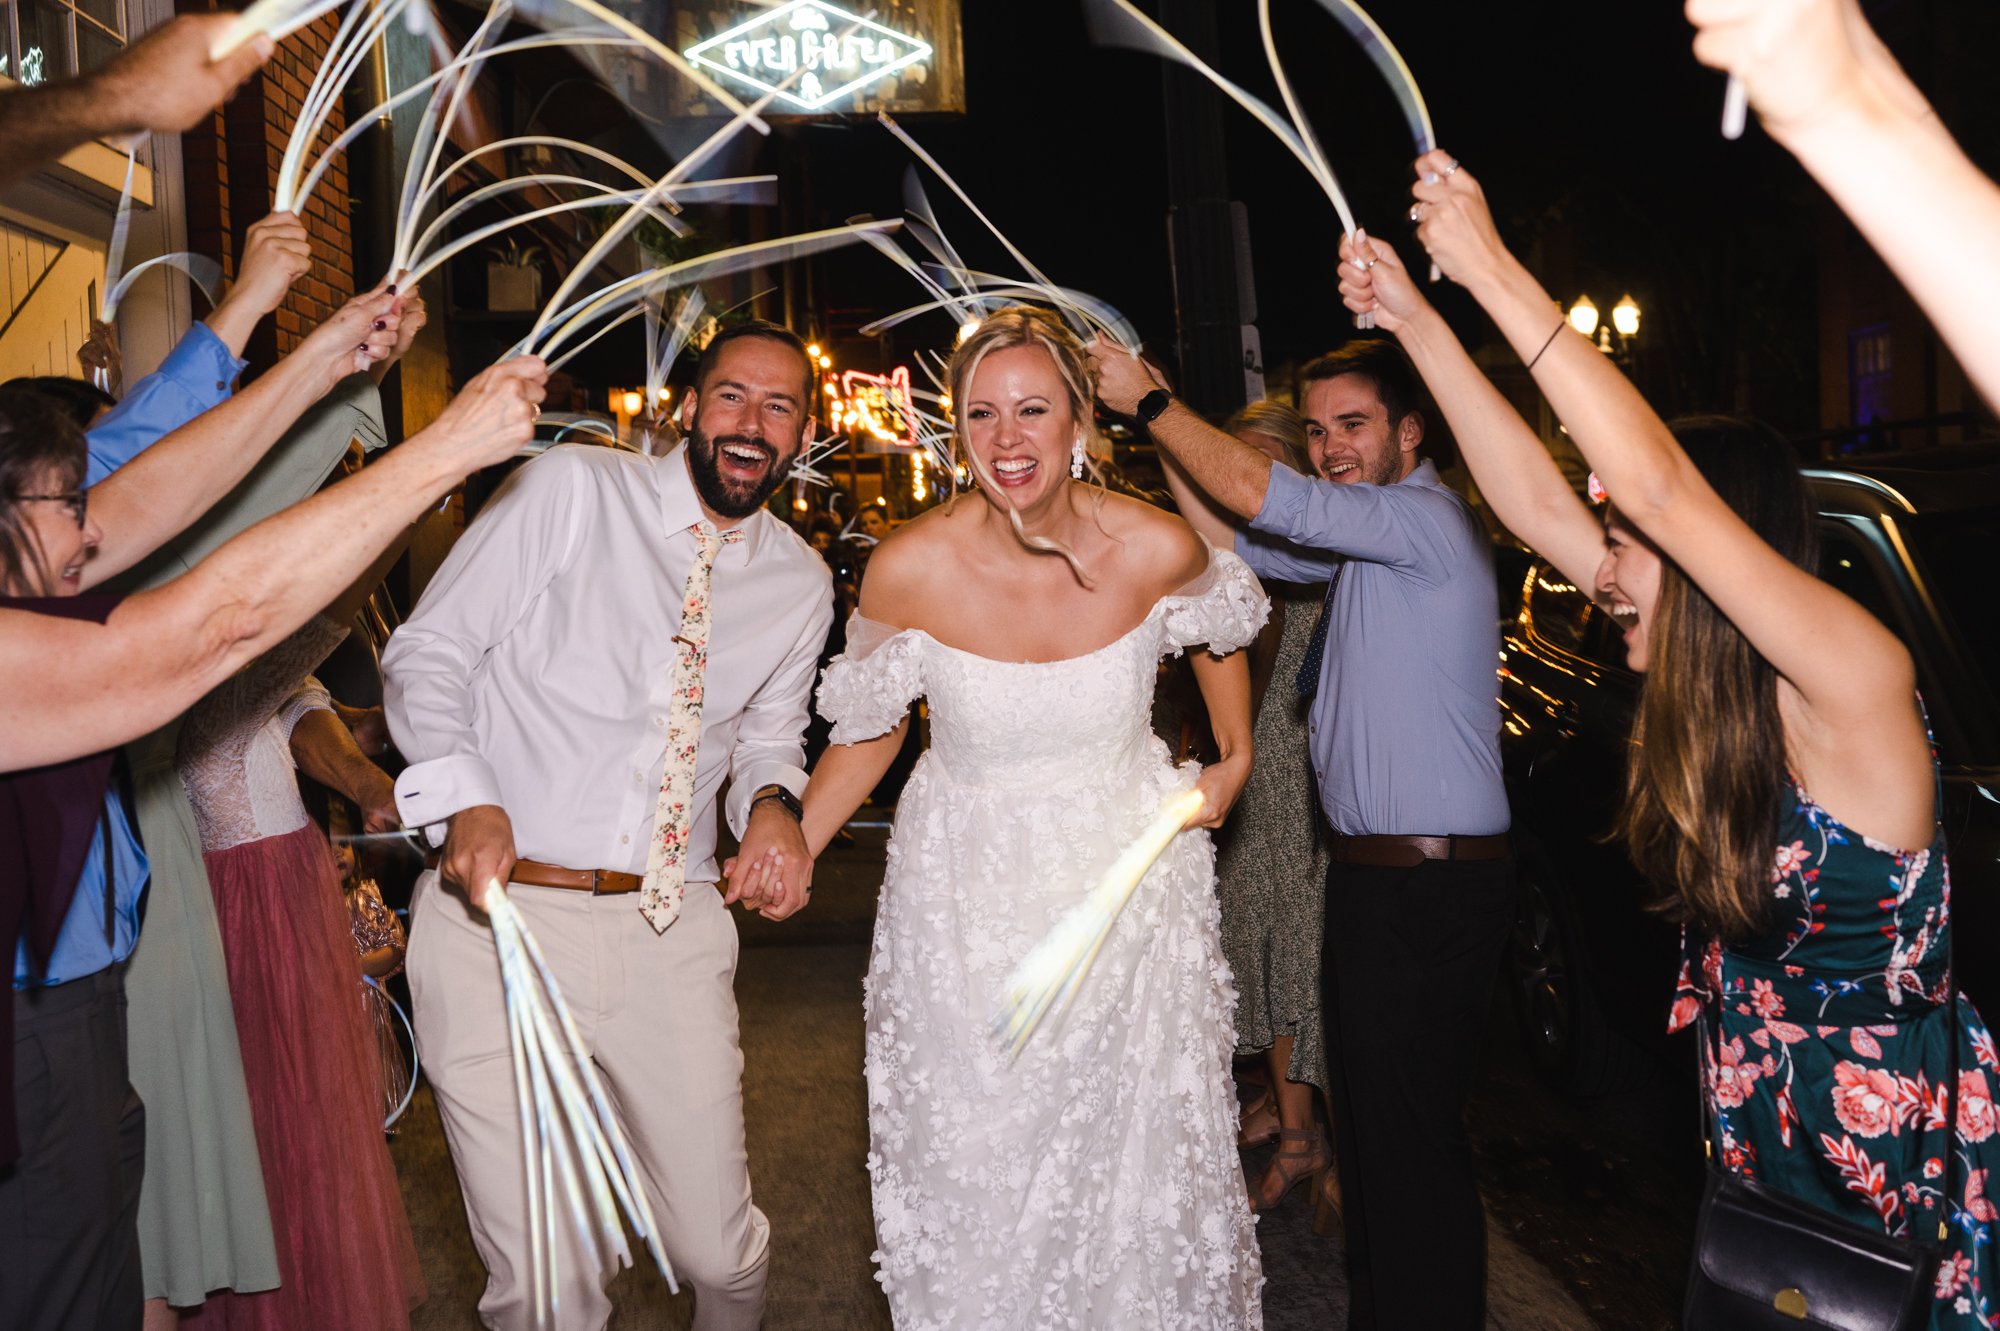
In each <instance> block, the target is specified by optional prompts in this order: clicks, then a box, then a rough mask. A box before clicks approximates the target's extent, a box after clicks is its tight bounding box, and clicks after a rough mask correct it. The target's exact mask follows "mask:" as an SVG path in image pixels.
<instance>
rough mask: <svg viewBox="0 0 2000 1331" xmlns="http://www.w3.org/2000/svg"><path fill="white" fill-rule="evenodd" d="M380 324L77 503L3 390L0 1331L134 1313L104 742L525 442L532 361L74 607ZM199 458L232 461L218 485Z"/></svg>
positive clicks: (349, 359)
mask: <svg viewBox="0 0 2000 1331" xmlns="http://www.w3.org/2000/svg"><path fill="white" fill-rule="evenodd" d="M393 307H394V301H393V299H391V298H389V297H387V296H386V295H371V296H369V297H364V298H362V299H360V300H357V301H355V302H353V303H351V304H350V305H349V306H347V307H346V308H345V309H343V310H342V311H341V312H339V313H338V314H336V315H335V316H334V318H333V319H331V320H329V321H328V323H327V324H326V325H323V326H322V328H321V329H319V330H316V331H315V333H314V334H313V335H311V336H310V337H308V338H307V339H306V341H305V343H303V344H301V346H300V348H299V350H298V351H296V352H294V353H293V355H292V356H291V357H288V358H287V359H286V361H284V362H281V363H280V365H279V366H278V367H277V368H276V369H274V370H273V371H271V372H270V373H269V374H267V375H265V376H264V377H263V378H262V379H260V380H259V381H258V382H257V383H256V384H253V385H251V386H250V387H249V388H248V389H246V390H245V391H244V392H243V393H242V394H240V395H239V396H238V397H237V398H236V399H235V400H234V401H233V402H230V403H225V404H224V405H223V406H221V407H218V408H217V409H216V410H215V411H212V412H209V413H207V415H205V416H204V417H203V418H202V419H201V420H200V421H198V422H196V423H195V424H194V425H192V426H190V427H188V428H187V429H185V430H182V431H177V432H176V433H175V434H174V435H173V436H170V437H169V438H168V439H166V440H164V441H162V442H161V443H160V444H158V445H156V446H155V447H154V448H152V449H149V450H148V451H147V452H146V453H144V454H142V455H141V456H140V458H139V459H137V460H136V461H134V462H133V463H131V464H130V465H128V466H126V467H124V468H123V469H121V470H120V471H119V472H117V473H116V474H114V475H113V476H112V477H111V478H110V479H109V480H106V481H105V482H103V483H102V484H100V485H98V486H96V487H94V488H92V489H91V490H90V491H89V492H88V493H84V492H83V486H82V479H83V475H84V467H85V450H84V440H83V435H82V433H81V431H79V430H78V429H77V428H76V426H75V424H74V422H73V421H71V420H70V419H68V418H67V417H66V416H65V415H64V414H63V413H62V412H61V410H60V409H58V408H56V407H54V406H52V405H51V404H49V403H48V402H47V401H46V400H44V399H42V398H40V397H38V396H37V395H34V394H30V393H21V392H18V391H0V944H4V945H5V946H6V948H7V949H8V950H9V951H11V952H13V953H14V955H15V974H14V990H15V992H14V999H13V1002H12V1003H11V1004H9V1005H8V1006H7V1008H6V1009H5V1010H4V1011H5V1013H6V1015H5V1017H4V1018H0V1027H6V1028H7V1029H0V1086H4V1087H6V1088H7V1090H6V1093H5V1094H0V1251H4V1252H5V1253H6V1254H7V1260H6V1261H4V1262H0V1325H4V1326H20V1327H41V1326H53V1325H74V1326H92V1327H95V1326H111V1325H131V1324H134V1323H136V1321H137V1319H138V1316H139V1310H140V1303H141V1298H142V1292H143V1290H142V1285H141V1283H140V1275H139V1268H138V1257H137V1245H136V1224H135V1216H136V1207H137V1201H138V1196H137V1189H138V1183H139V1179H140V1177H141V1173H142V1169H143V1160H144V1145H143V1143H144V1129H143V1122H144V1114H143V1110H142V1109H141V1107H140V1105H139V1102H138V1100H137V1099H136V1098H135V1097H133V1096H132V1095H131V1093H130V1089H129V1085H128V1081H127V1074H126V1066H125V1062H126V1060H125V1021H124V1017H125V1012H124V994H123V977H122V966H121V964H120V963H121V962H122V961H123V959H124V957H126V956H128V955H129V954H130V952H131V949H132V946H133V943H134V940H135V938H136V936H137V931H138V920H139V914H140V901H141V897H142V894H143V889H144V885H145V882H146V878H147V869H146V862H145V857H144V852H143V851H142V850H141V849H140V847H139V845H138V842H137V840H136V838H135V837H134V836H133V835H132V832H131V828H130V824H129V820H128V819H127V817H126V815H125V810H124V806H123V801H122V800H121V798H120V796H119V794H118V791H117V789H116V787H115V784H114V782H113V780H112V767H113V761H114V757H115V755H114V754H113V752H111V750H112V748H113V746H115V745H118V744H121V743H124V742H126V741H128V740H131V739H133V738H135V737H137V736H138V735H140V734H143V733H145V732H147V731H149V730H151V729H153V728H155V727H157V726H159V725H160V724H162V723H163V722H165V721H167V720H168V719H170V718H171V717H173V716H176V715H178V714H179V713H180V712H182V711H183V710H185V709H186V708H187V707H188V706H189V705H190V704H192V703H193V702H194V701H195V700H196V699H198V698H199V697H201V696H202V695H203V694H204V693H206V692H207V691H208V690H210V689H212V688H213V687H214V686H215V685H217V684H218V683H220V682H221V681H223V680H224V679H227V678H228V677H229V676H230V675H232V674H234V673H235V671H236V670H237V669H238V668H240V667H241V666H243V665H244V664H245V663H246V662H248V661H250V660H252V659H254V658H255V657H257V656H258V655H261V654H262V653H263V652H265V651H267V650H268V649H269V648H271V647H272V646H273V645H275V644H276V643H277V642H279V641H281V640H282V639H283V638H284V637H286V636H287V635H289V634H290V633H291V632H292V631H293V630H295V629H297V628H298V627H299V626H300V625H301V624H302V623H304V622H305V620H306V619H307V617H308V616H309V615H311V614H312V613H313V612H314V611H315V610H317V609H319V608H320V607H321V606H324V605H326V604H327V603H328V602H330V601H332V600H333V599H334V598H335V597H336V596H337V595H339V593H340V592H341V590H342V589H343V588H344V587H346V586H347V585H348V584H349V583H351V582H352V581H353V580H354V579H355V578H356V577H357V576H358V575H359V574H360V573H361V572H362V570H363V569H365V568H366V567H367V566H368V564H369V561H370V560H371V559H372V558H373V557H374V556H375V554H376V553H377V552H378V551H379V550H380V549H381V548H382V547H383V546H385V545H386V544H388V542H389V541H390V540H391V539H393V537H394V536H396V535H397V534H399V533H400V532H401V530H402V529H403V528H404V527H406V526H407V525H408V524H409V523H410V522H411V521H413V520H414V519H415V518H416V517H417V516H418V515H420V514H421V513H423V512H424V511H426V510H427V509H428V508H429V507H430V506H432V505H434V504H435V503H436V502H437V500H438V499H439V498H440V497H441V496H442V495H443V494H444V493H445V492H446V491H447V490H448V489H449V488H450V487H451V486H453V485H455V484H457V483H458V481H459V480H461V479H462V478H463V477H464V476H465V474H466V473H467V472H469V471H471V470H473V469H476V468H478V467H482V466H487V465H491V464H492V463H495V462H498V461H500V460H502V459H503V458H506V457H509V456H511V455H512V454H513V453H515V452H516V451H517V450H518V449H519V448H520V447H521V446H522V445H523V444H525V443H526V442H527V441H528V439H529V438H530V437H531V436H532V432H533V420H534V415H535V410H536V409H535V407H534V405H533V404H534V403H535V402H537V401H539V399H540V398H541V396H542V380H543V377H544V374H545V371H544V370H543V367H542V364H541V362H540V361H538V360H535V359H532V358H522V359H519V360H516V361H511V362H508V363H507V364H505V365H501V366H496V367H495V368H493V369H491V370H488V371H487V372H486V373H485V374H482V375H480V376H479V377H478V378H476V379H474V380H473V381H472V382H471V383H470V384H469V385H468V386H467V388H466V390H465V392H464V393H462V394H461V395H460V396H459V398H458V399H457V400H456V401H455V402H454V403H453V404H452V405H451V406H450V407H448V408H447V409H446V410H445V412H444V413H443V414H442V415H441V416H440V417H439V419H438V420H437V421H436V422H435V423H434V424H432V425H431V426H430V427H429V428H428V429H426V430H424V431H422V432H420V433H419V434H417V435H416V436H414V437H413V438H412V439H410V440H409V441H408V442H407V443H405V444H404V445H403V446H402V447H401V448H399V449H397V450H396V452H395V453H394V454H393V455H392V456H389V457H385V458H384V459H383V460H382V461H381V462H380V463H378V464H377V465H375V466H373V467H370V468H368V469H367V471H365V472H364V473H363V474H362V475H360V476H357V477H354V478H352V479H351V480H348V481H344V482H342V483H341V484H339V485H336V486H334V487H332V488H331V489H329V490H328V491H327V492H326V493H324V494H322V495H320V496H318V497H316V498H314V499H312V500H310V501H308V502H307V503H305V504H302V505H299V506H298V507H297V508H294V509H290V510H287V511H286V512H284V513H281V514H279V515H278V516H276V517H274V518H271V519H268V520H267V521H265V522H262V523H260V524H258V525H257V526H255V527H253V528H252V529H251V530H250V531H248V532H246V533H244V534H243V535H242V536H240V537H238V538H237V539H235V540H234V541H231V542H230V543H228V544H227V545H226V546H224V547H223V548H222V549H220V550H218V551H217V552H216V553H215V554H213V555H211V556H210V557H208V558H207V559H205V560H203V561H202V562H201V564H200V565H199V566H197V567H196V568H195V569H194V570H193V571H191V572H189V573H188V574H186V575H184V576H182V577H180V578H177V579H175V580H174V581H172V582H170V583H168V584H167V585H165V586H163V587H161V588H158V589H157V590H153V591H147V592H142V593H139V594H137V595H133V596H130V597H126V598H123V599H122V600H120V599H119V598H116V597H110V596H104V595H86V594H83V593H85V592H87V591H88V589H90V588H91V587H93V586H95V585H98V584H100V583H102V582H103V581H104V580H106V579H107V578H109V577H111V576H113V575H115V574H116V573H118V572H120V571H121V570H123V569H125V568H128V567H130V566H132V565H133V564H134V563H136V562H137V561H138V560H140V559H142V558H144V557H145V556H146V555H147V554H149V553H150V552H151V551H152V550H153V549H154V548H155V547H156V546H158V545H160V544H161V543H162V542H164V541H166V540H168V539H169V538H171V537H172V536H174V535H175V534H176V533H177V531H178V529H179V527H180V526H182V525H185V523H186V522H187V521H190V520H191V519H192V518H193V517H195V516H197V515H199V514H200V513H201V512H203V511H204V510H205V509H206V508H207V507H208V506H209V504H211V503H213V501H214V500H215V499H216V498H217V497H219V495H220V493H222V492H224V491H226V490H227V489H228V488H229V486H231V485H233V484H234V483H235V480H236V479H238V478H240V476H241V474H242V470H245V469H247V467H248V465H249V462H248V461H247V460H241V459H240V456H239V455H240V454H241V453H243V452H245V451H249V452H251V453H252V460H254V456H255V455H256V454H260V453H261V452H262V449H263V447H264V446H268V444H269V443H270V441H271V440H272V439H275V438H276V437H277V435H278V433H279V432H280V431H282V429H283V428H284V426H285V425H286V424H288V423H289V422H290V420H292V419H293V418H295V417H296V415H297V413H298V410H299V409H302V407H303V405H305V404H307V403H310V402H311V401H313V400H314V399H316V398H317V397H318V396H319V395H320V394H321V393H323V392H324V391H325V389H326V387H328V386H330V385H331V384H332V383H333V382H335V381H336V380H338V379H339V378H341V377H344V376H345V375H346V374H347V373H348V372H350V371H351V370H354V369H363V368H366V365H367V363H368V362H369V361H372V360H374V359H377V358H379V357H380V356H381V355H383V354H384V353H385V352H386V351H387V349H388V348H389V347H390V346H391V345H393V342H394V340H395V336H396V319H395V315H394V308H393ZM376 325H379V326H376ZM287 366H290V367H291V368H290V369H289V371H288V370H287ZM288 408H289V409H290V410H289V414H287V409H288ZM231 444H234V445H236V447H235V448H234V449H231V448H230V447H229V445H231ZM253 446H254V447H253ZM216 452H223V453H227V454H229V455H230V457H231V458H233V459H238V460H237V461H233V462H230V463H228V464H227V465H217V464H215V463H214V462H213V459H212V458H211V457H209V456H208V455H209V454H213V453H216ZM17 1023H18V1026H19V1029H18V1030H17V1029H12V1028H13V1027H14V1026H16V1024H17ZM17 1053H18V1059H17Z"/></svg>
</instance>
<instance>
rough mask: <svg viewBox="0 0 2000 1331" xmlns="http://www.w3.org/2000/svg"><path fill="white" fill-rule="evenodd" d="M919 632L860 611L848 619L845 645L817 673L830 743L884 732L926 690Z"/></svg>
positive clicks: (872, 737) (902, 715) (894, 723)
mask: <svg viewBox="0 0 2000 1331" xmlns="http://www.w3.org/2000/svg"><path fill="white" fill-rule="evenodd" d="M922 649H923V641H922V635H920V634H918V633H917V632H916V631H915V630H913V629H901V630H898V629H892V628H890V627H889V626H888V625H886V624H878V623H876V622H875V621H874V620H872V619H864V618H862V617H861V616H860V615H858V614H857V615H849V616H848V619H847V650H846V651H844V652H842V653H841V654H840V655H839V656H836V657H834V658H833V660H831V661H829V662H827V665H826V669H825V670H824V671H823V672H821V674H820V681H819V714H820V715H821V716H823V717H825V718H826V719H827V720H828V721H830V722H832V723H833V735H832V742H833V743H835V744H858V743H860V742H861V741H862V740H865V739H874V738H875V737H876V736H878V735H886V734H888V733H889V732H890V731H891V730H894V729H895V728H896V725H897V723H898V722H900V721H901V720H902V719H903V718H904V717H905V716H907V715H908V714H909V711H910V704H911V703H912V702H914V701H916V699H917V697H918V695H920V694H921V693H923V691H924V675H923V657H922Z"/></svg>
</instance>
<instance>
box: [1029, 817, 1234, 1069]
mask: <svg viewBox="0 0 2000 1331" xmlns="http://www.w3.org/2000/svg"><path fill="white" fill-rule="evenodd" d="M1201 806H1202V794H1201V791H1200V790H1198V789H1196V788H1195V787H1192V786H1190V787H1188V788H1187V789H1186V790H1183V791H1180V792H1178V793H1176V794H1174V795H1172V796H1170V797H1169V798H1168V800H1167V802H1166V803H1165V804H1164V805H1162V806H1161V808H1160V812H1159V815H1158V816H1157V817H1156V818H1154V819H1153V821H1152V822H1151V823H1149V824H1147V826H1146V830H1145V831H1144V832H1142V833H1141V834H1140V835H1139V839H1138V840H1137V841H1134V842H1133V843H1132V844H1131V845H1129V846H1127V847H1126V848H1125V850H1124V851H1123V852H1122V853H1121V854H1120V855H1119V856H1118V858H1117V859H1116V860H1115V861H1113V863H1112V865H1111V867H1110V868H1109V869H1107V870H1105V873H1104V876H1103V877H1102V878H1101V879H1099V880H1098V883H1097V886H1096V887H1094V888H1092V889H1091V890H1090V895H1089V896H1087V897H1085V898H1084V899H1083V900H1082V901H1081V902H1079V903H1078V904H1077V905H1075V906H1074V907H1072V908H1071V909H1070V910H1069V912H1068V913H1067V914H1066V915H1064V916H1063V917H1062V919H1061V920H1059V921H1057V923H1056V926H1055V928H1053V929H1051V930H1050V931H1049V932H1048V933H1047V934H1046V935H1045V936H1044V937H1043V938H1042V941H1041V942H1039V943H1037V944H1035V946H1034V947H1033V948H1031V949H1030V950H1029V952H1028V954H1027V955H1026V956H1025V957H1023V958H1021V961H1020V963H1019V964H1018V965H1016V966H1015V967H1014V971H1013V973H1012V974H1011V975H1009V976H1008V977H1007V986H1006V989H1005V991H1004V993H1003V996H1002V999H1001V1004H1000V1009H999V1011H998V1012H997V1013H995V1014H994V1017H993V1023H992V1030H993V1033H994V1035H996V1036H997V1037H999V1039H1000V1041H1001V1043H1002V1044H1003V1045H1004V1046H1005V1048H1006V1050H1007V1057H1008V1060H1009V1061H1010V1062H1011V1061H1012V1060H1014V1059H1016V1058H1019V1057H1020V1056H1021V1050H1022V1049H1024V1048H1026V1047H1027V1043H1028V1041H1029V1040H1030V1039H1031V1038H1033V1036H1034V1034H1035V1031H1036V1030H1037V1029H1038V1028H1039V1027H1040V1026H1041V1023H1042V1018H1043V1017H1044V1016H1045V1015H1047V1014H1048V1012H1049V1011H1050V1010H1051V1009H1052V1008H1053V1009H1056V1010H1057V1011H1058V1012H1060V1011H1062V1010H1065V1009H1067V1008H1068V1006H1069V1003H1070V1000H1071V999H1073V998H1074V997H1075V996H1076V993H1077V990H1078V989H1079V988H1080V987H1081V985H1082V983H1083V979H1084V976H1085V975H1086V974H1087V973H1088V972H1089V970H1090V966H1091V963H1092V962H1093V961H1095V960H1096V959H1097V953H1098V950H1099V949H1100V948H1101V947H1103V946H1104V940H1105V939H1106V938H1107V937H1109V936H1110V933H1111V926H1112V925H1114V924H1116V923H1117V922H1118V915H1119V913H1120V912H1121V911H1123V910H1124V909H1125V903H1126V902H1127V901H1130V900H1131V899H1132V893H1133V891H1134V890H1135V889H1137V887H1138V886H1139V881H1140V880H1141V879H1143V878H1144V877H1145V876H1146V873H1147V871H1148V870H1150V869H1151V868H1152V867H1153V862H1154V861H1155V860H1157V859H1159V858H1160V856H1161V855H1162V854H1163V853H1165V851H1166V849H1167V847H1168V846H1169V845H1171V844H1172V842H1173V839H1174V838H1175V837H1176V836H1178V835H1179V834H1180V833H1181V831H1182V829H1184V828H1185V827H1186V826H1187V824H1188V820H1189V819H1190V818H1193V817H1194V816H1195V815H1196V814H1198V813H1200V812H1201Z"/></svg>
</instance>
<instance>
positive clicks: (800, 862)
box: [722, 800, 813, 920]
mask: <svg viewBox="0 0 2000 1331" xmlns="http://www.w3.org/2000/svg"><path fill="white" fill-rule="evenodd" d="M812 871H813V858H812V854H811V852H810V851H809V850H807V848H806V838H805V833H804V831H803V830H802V829H801V828H800V827H799V822H798V819H796V818H794V817H792V815H791V814H790V813H788V812H787V811H786V810H785V808H784V806H782V805H780V804H779V803H778V802H777V801H775V800H766V801H764V802H763V803H762V804H759V805H757V806H756V807H755V808H753V809H751V811H750V825H749V826H748V827H746V828H744V829H743V845H742V848H741V849H740V850H738V851H737V853H736V856H735V858H733V859H731V860H730V861H729V862H728V863H726V864H724V865H723V866H722V876H723V879H724V880H725V883H726V890H725V891H724V893H723V896H722V904H723V905H725V906H731V905H740V906H742V907H743V909H745V910H754V911H756V912H757V913H758V914H759V915H762V916H763V917H764V918H765V919H767V920H782V919H786V918H787V917H789V916H791V915H793V914H796V913H797V912H798V911H799V910H801V909H802V908H803V907H804V906H805V904H806V903H807V902H808V901H809V900H811V898H812Z"/></svg>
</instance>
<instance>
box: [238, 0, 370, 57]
mask: <svg viewBox="0 0 2000 1331" xmlns="http://www.w3.org/2000/svg"><path fill="white" fill-rule="evenodd" d="M346 3H347V0H255V3H254V4H252V5H251V6H250V7H249V8H248V9H245V10H244V11H243V12H242V13H240V14H238V15H237V16H236V21H235V22H234V23H232V24H230V25H229V26H228V27H227V28H224V29H223V30H222V32H221V33H220V34H219V35H218V36H217V37H216V39H215V41H214V42H212V43H210V45H209V48H208V58H209V60H210V61H216V60H220V59H222V57H224V56H226V55H228V54H229V53H230V52H231V51H234V50H235V49H236V48H237V47H239V46H241V45H243V43H245V42H247V41H249V40H250V39H251V38H252V37H255V36H256V35H257V34H258V33H260V32H261V33H263V34H264V35H265V36H267V37H269V38H270V39H271V40H272V41H274V42H281V41H283V40H285V38H287V37H289V36H291V35H292V34H293V33H295V32H297V31H298V30H299V29H300V28H303V27H304V26H306V24H308V23H311V22H312V21H313V20H314V19H316V18H318V17H319V16H320V15H322V14H327V13H331V12H332V11H334V10H336V9H338V8H340V7H341V6H342V5H343V4H346Z"/></svg>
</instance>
